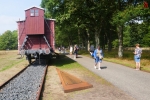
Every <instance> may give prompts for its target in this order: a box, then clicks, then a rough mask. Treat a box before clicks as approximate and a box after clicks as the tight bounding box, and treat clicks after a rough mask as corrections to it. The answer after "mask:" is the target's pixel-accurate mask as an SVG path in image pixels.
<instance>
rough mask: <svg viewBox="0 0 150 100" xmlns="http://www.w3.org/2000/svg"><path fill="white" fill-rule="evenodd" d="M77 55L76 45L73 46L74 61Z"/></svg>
mask: <svg viewBox="0 0 150 100" xmlns="http://www.w3.org/2000/svg"><path fill="white" fill-rule="evenodd" d="M77 55H78V48H77V45H75V46H74V59H76V58H77Z"/></svg>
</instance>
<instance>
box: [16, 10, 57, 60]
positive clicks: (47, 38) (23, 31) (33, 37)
mask: <svg viewBox="0 0 150 100" xmlns="http://www.w3.org/2000/svg"><path fill="white" fill-rule="evenodd" d="M17 24H18V51H19V53H20V54H21V55H24V54H25V55H26V57H27V58H28V60H29V63H31V59H32V58H34V59H39V58H50V57H51V56H52V53H53V52H54V50H55V28H54V27H55V19H47V18H45V17H44V9H43V8H39V7H31V8H28V9H26V10H25V20H19V21H17Z"/></svg>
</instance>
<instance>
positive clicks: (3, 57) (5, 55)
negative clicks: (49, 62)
mask: <svg viewBox="0 0 150 100" xmlns="http://www.w3.org/2000/svg"><path fill="white" fill-rule="evenodd" d="M18 57H20V55H18V51H17V50H10V51H0V72H2V71H5V70H7V69H10V68H12V67H13V66H15V65H17V64H19V63H21V62H23V61H25V58H23V59H17V58H18Z"/></svg>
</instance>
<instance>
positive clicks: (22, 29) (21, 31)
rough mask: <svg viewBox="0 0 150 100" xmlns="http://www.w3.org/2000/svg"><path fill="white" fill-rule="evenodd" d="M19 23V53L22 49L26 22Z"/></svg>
mask: <svg viewBox="0 0 150 100" xmlns="http://www.w3.org/2000/svg"><path fill="white" fill-rule="evenodd" d="M17 23H18V51H19V50H20V49H21V46H22V43H23V40H24V38H25V37H26V34H25V21H19V22H17Z"/></svg>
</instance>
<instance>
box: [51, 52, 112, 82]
mask: <svg viewBox="0 0 150 100" xmlns="http://www.w3.org/2000/svg"><path fill="white" fill-rule="evenodd" d="M51 65H52V66H56V67H57V68H59V69H61V70H65V71H66V70H71V71H78V72H80V73H81V74H83V73H84V75H85V76H90V77H93V78H95V79H97V80H98V81H99V82H100V83H102V84H105V85H110V83H109V82H107V81H106V80H104V79H103V78H100V77H99V76H97V75H95V74H94V73H93V72H91V71H89V70H88V69H86V68H85V67H83V66H81V65H80V64H79V63H77V62H76V61H74V60H72V59H70V58H68V57H67V56H65V55H61V54H60V59H57V60H52V62H51Z"/></svg>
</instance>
